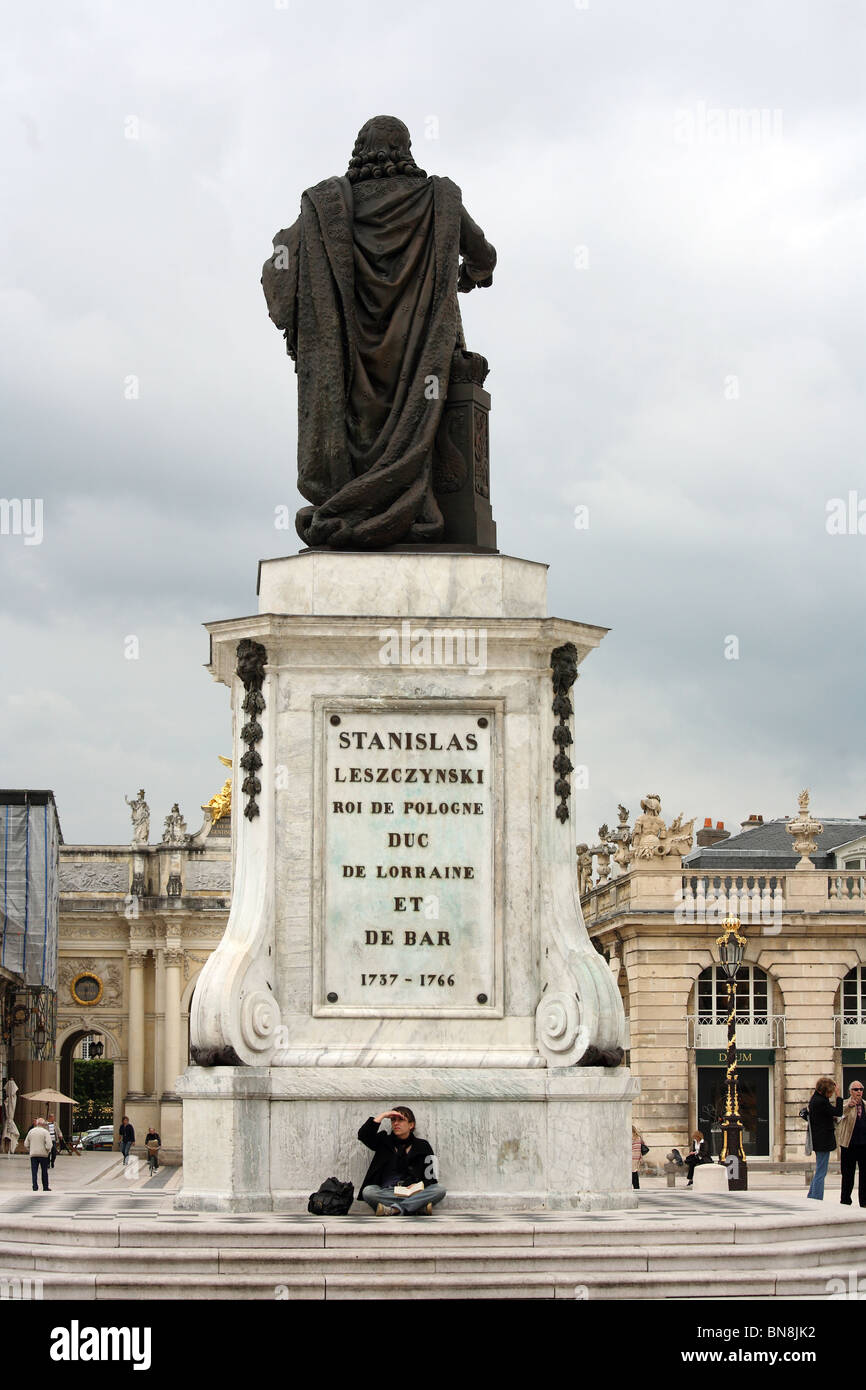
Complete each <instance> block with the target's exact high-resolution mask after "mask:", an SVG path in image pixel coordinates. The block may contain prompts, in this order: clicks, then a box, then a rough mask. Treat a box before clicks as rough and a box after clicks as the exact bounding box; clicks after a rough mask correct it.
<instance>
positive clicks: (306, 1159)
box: [176, 1067, 638, 1211]
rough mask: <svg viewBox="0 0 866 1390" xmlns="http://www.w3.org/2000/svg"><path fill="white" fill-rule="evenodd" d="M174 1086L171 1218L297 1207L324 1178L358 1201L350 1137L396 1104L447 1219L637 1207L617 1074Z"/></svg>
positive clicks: (624, 1087) (203, 1072) (353, 1072)
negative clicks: (177, 1179) (422, 1147)
mask: <svg viewBox="0 0 866 1390" xmlns="http://www.w3.org/2000/svg"><path fill="white" fill-rule="evenodd" d="M178 1089H179V1090H180V1091H181V1093H182V1094H183V1097H184V1150H185V1151H184V1185H183V1191H182V1193H181V1194H180V1195H179V1197H178V1199H177V1200H176V1205H177V1206H178V1207H179V1208H181V1209H184V1210H188V1211H267V1210H274V1211H299V1210H304V1211H305V1210H306V1206H307V1199H308V1197H309V1195H310V1193H311V1192H313V1191H315V1189H316V1188H317V1187H318V1186H319V1183H320V1182H322V1181H323V1180H324V1179H325V1178H327V1177H331V1176H332V1175H333V1176H336V1177H338V1178H340V1179H341V1181H344V1182H351V1183H352V1184H353V1186H354V1187H355V1192H356V1197H357V1196H359V1194H360V1185H361V1183H362V1181H363V1178H364V1174H365V1172H366V1170H367V1167H368V1165H369V1162H370V1158H371V1154H370V1152H369V1150H367V1149H366V1148H364V1146H363V1145H362V1144H361V1143H359V1141H358V1139H357V1132H358V1130H359V1128H360V1127H361V1125H362V1124H363V1123H364V1121H365V1120H366V1119H367V1118H368V1116H369V1115H370V1114H373V1113H375V1114H379V1113H380V1112H381V1111H382V1110H383V1109H386V1108H389V1107H390V1106H391V1105H396V1104H406V1105H409V1106H411V1108H412V1109H413V1111H414V1112H415V1115H416V1118H417V1121H418V1124H417V1129H418V1133H419V1134H421V1135H423V1136H424V1138H426V1139H429V1140H430V1142H431V1143H432V1145H433V1148H434V1150H435V1152H436V1154H437V1157H438V1161H439V1171H440V1181H441V1182H442V1183H443V1184H444V1185H445V1187H446V1188H447V1189H448V1197H447V1199H446V1200H447V1208H448V1210H449V1211H467V1210H471V1211H485V1210H492V1211H523V1210H534V1209H539V1210H584V1211H608V1210H614V1209H616V1210H624V1209H630V1208H632V1207H635V1206H636V1205H637V1194H636V1193H635V1192H634V1190H633V1189H632V1187H631V1118H630V1115H631V1102H632V1099H633V1098H634V1096H635V1095H636V1093H637V1090H638V1087H637V1083H636V1082H635V1081H634V1079H633V1078H632V1077H631V1076H630V1075H629V1073H628V1071H627V1069H626V1068H624V1067H620V1068H614V1069H605V1068H601V1067H569V1068H542V1069H539V1070H530V1071H528V1070H517V1069H506V1068H501V1069H496V1070H491V1069H484V1070H481V1069H477V1068H471V1069H462V1068H451V1069H443V1070H441V1071H434V1070H430V1069H426V1070H425V1069H418V1070H414V1069H413V1070H411V1071H406V1070H402V1069H399V1068H394V1069H378V1068H360V1067H340V1068H327V1069H321V1068H318V1067H289V1068H286V1067H271V1068H265V1067H262V1068H232V1067H215V1068H207V1069H205V1068H190V1069H189V1070H188V1071H187V1072H186V1074H185V1075H184V1076H183V1077H182V1078H181V1079H180V1080H179V1083H178ZM443 1210H444V1208H443Z"/></svg>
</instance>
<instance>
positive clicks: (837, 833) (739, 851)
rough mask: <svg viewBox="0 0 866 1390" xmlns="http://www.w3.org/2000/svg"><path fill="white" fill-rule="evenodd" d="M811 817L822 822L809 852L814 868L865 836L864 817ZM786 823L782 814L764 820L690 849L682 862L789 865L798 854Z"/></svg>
mask: <svg viewBox="0 0 866 1390" xmlns="http://www.w3.org/2000/svg"><path fill="white" fill-rule="evenodd" d="M791 819H792V820H793V819H794V817H793V816H792V817H791ZM815 819H816V820H820V821H821V823H822V824H823V826H824V829H823V831H822V833H821V834H820V835H816V836H815V839H816V841H817V842H818V848H817V849H816V850H815V853H814V854H812V855H810V856H809V857H810V858H811V860H812V863H813V864H814V865H815V868H816V869H832V868H834V866H835V860H834V858H833V852H834V850H836V849H838V848H839V847H840V846H841V845H847V844H850V842H851V841H852V840H862V839H864V838H866V820H835V819H833V818H831V817H828V816H818V815H816V817H815ZM787 825H788V821H787V820H786V819H785V818H784V817H779V818H778V819H777V820H770V821H765V822H764V824H763V825H756V826H755V827H754V829H752V830H744V831H743V832H742V833H741V834H739V835H732V836H731V838H730V839H729V840H721V841H720V842H719V843H718V844H716V845H708V846H707V847H706V848H700V847H699V848H697V849H693V850H692V851H691V853H690V854H688V855H687V856H686V858H685V859H684V860H683V865H684V867H685V866H686V865H687V866H688V867H689V868H690V869H762V868H763V869H766V868H771V867H772V868H776V869H793V868H794V866H795V865H796V864H797V862H798V861H799V858H800V856H799V854H797V852H796V850H795V849H794V838H793V836H792V835H789V834H788V832H787V829H786V827H787Z"/></svg>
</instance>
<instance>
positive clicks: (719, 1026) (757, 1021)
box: [686, 1013, 785, 1052]
mask: <svg viewBox="0 0 866 1390" xmlns="http://www.w3.org/2000/svg"><path fill="white" fill-rule="evenodd" d="M686 1031H687V1042H688V1046H689V1047H694V1048H711V1049H713V1050H719V1051H722V1052H723V1051H724V1050H725V1048H726V1047H727V1045H728V1016H727V1014H725V1013H715V1014H688V1015H687V1017H686ZM784 1046H785V1015H784V1014H751V1015H749V1016H748V1017H740V1016H738V1018H737V1049H738V1051H743V1052H746V1051H748V1050H749V1049H750V1048H753V1047H760V1048H776V1047H784Z"/></svg>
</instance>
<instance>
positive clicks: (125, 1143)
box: [120, 1139, 132, 1168]
mask: <svg viewBox="0 0 866 1390" xmlns="http://www.w3.org/2000/svg"><path fill="white" fill-rule="evenodd" d="M131 1148H132V1140H131V1139H123V1140H122V1141H121V1144H120V1152H121V1153H122V1154H123V1166H124V1168H125V1167H126V1160H127V1159H128V1158H129V1151H130V1149H131Z"/></svg>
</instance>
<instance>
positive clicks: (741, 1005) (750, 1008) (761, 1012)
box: [698, 965, 769, 1025]
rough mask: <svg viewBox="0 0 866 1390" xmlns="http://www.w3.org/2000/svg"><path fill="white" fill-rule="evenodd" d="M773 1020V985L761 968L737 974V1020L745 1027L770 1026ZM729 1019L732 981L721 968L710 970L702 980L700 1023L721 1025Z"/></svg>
mask: <svg viewBox="0 0 866 1390" xmlns="http://www.w3.org/2000/svg"><path fill="white" fill-rule="evenodd" d="M768 1018H769V981H768V979H767V975H766V973H765V972H764V971H763V970H761V969H760V968H759V967H758V966H757V965H741V966H740V969H739V971H738V972H737V1019H738V1021H739V1022H741V1023H761V1024H766V1023H767V1021H768ZM727 1019H728V978H727V976H726V975H725V972H724V971H723V970H722V968H721V966H719V965H711V966H708V968H707V969H706V970H702V971H701V973H700V975H699V976H698V1023H699V1025H700V1024H719V1023H726V1022H727Z"/></svg>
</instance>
